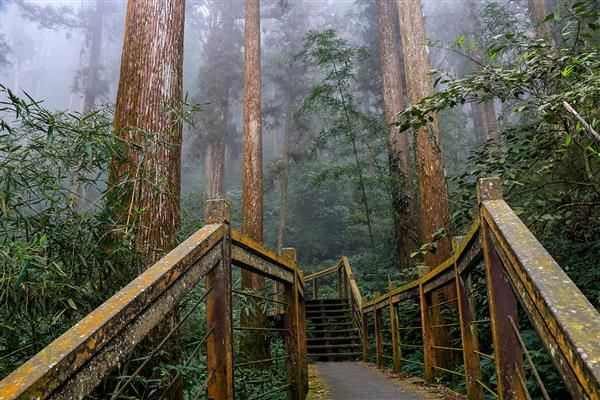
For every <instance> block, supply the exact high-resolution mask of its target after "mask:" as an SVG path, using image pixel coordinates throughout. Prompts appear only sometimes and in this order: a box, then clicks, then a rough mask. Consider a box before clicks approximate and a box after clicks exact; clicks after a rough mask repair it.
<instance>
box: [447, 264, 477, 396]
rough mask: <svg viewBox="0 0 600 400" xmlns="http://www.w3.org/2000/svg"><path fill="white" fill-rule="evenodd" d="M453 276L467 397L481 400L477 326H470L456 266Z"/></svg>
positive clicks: (464, 291) (469, 312) (464, 289)
mask: <svg viewBox="0 0 600 400" xmlns="http://www.w3.org/2000/svg"><path fill="white" fill-rule="evenodd" d="M454 274H455V280H456V294H457V304H458V316H459V318H460V334H461V340H462V347H463V362H464V366H465V375H466V376H467V377H466V381H467V397H468V399H469V400H481V399H483V391H482V389H481V386H479V384H478V383H477V379H481V370H480V366H479V356H478V355H477V354H476V353H474V351H476V350H479V349H478V348H477V340H476V337H475V336H476V335H475V333H474V330H476V329H477V326H476V325H473V324H471V322H472V321H473V320H474V319H475V318H474V314H473V310H472V309H471V303H470V302H469V297H468V294H467V293H468V291H467V284H466V282H465V279H464V278H463V277H462V276H461V274H460V272H459V271H458V266H457V265H456V264H455V265H454Z"/></svg>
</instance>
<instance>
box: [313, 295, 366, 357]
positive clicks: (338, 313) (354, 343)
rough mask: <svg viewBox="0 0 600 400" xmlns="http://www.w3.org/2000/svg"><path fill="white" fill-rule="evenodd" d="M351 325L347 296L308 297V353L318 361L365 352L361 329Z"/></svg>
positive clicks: (358, 355)
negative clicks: (334, 297) (338, 297)
mask: <svg viewBox="0 0 600 400" xmlns="http://www.w3.org/2000/svg"><path fill="white" fill-rule="evenodd" d="M352 325H353V324H352V314H351V311H350V304H349V303H348V300H347V299H315V300H307V301H306V331H307V334H308V337H307V344H308V357H311V358H315V359H316V360H317V361H341V360H355V359H357V358H358V357H360V356H362V345H361V341H360V336H359V332H358V329H356V328H355V327H353V326H352Z"/></svg>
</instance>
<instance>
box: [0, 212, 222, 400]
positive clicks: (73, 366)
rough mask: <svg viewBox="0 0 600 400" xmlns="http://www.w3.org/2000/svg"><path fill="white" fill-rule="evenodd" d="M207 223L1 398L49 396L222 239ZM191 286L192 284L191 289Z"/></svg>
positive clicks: (35, 362) (33, 364)
mask: <svg viewBox="0 0 600 400" xmlns="http://www.w3.org/2000/svg"><path fill="white" fill-rule="evenodd" d="M224 231H225V227H224V225H223V224H212V225H206V226H204V227H203V228H202V229H200V230H198V231H197V232H196V233H194V234H193V235H192V236H190V237H189V238H188V239H187V240H186V241H184V242H183V243H182V244H180V245H179V246H177V247H176V248H175V249H173V250H172V251H171V252H169V253H168V254H167V255H166V256H165V257H163V258H162V259H160V260H159V261H158V262H156V263H155V264H154V265H153V266H151V267H150V268H148V269H147V270H146V271H144V272H143V273H142V274H141V275H139V276H138V277H137V278H136V279H134V280H133V281H131V282H130V283H129V284H128V285H127V286H125V287H124V288H123V289H121V290H120V291H119V292H117V293H116V294H115V295H114V296H112V297H111V298H110V299H108V300H107V301H106V302H104V303H103V304H102V305H100V306H99V307H98V308H96V309H95V310H94V311H92V312H91V313H90V314H88V315H87V316H86V317H85V318H83V319H82V320H81V321H79V322H78V323H77V324H75V325H74V326H73V327H71V328H70V329H69V330H68V331H67V332H65V333H64V334H62V335H61V336H60V337H58V338H57V339H56V340H54V341H53V342H52V343H50V344H49V345H48V346H47V347H46V348H44V349H43V350H42V351H40V352H39V353H38V354H36V355H35V356H34V357H32V358H31V359H29V360H28V361H26V362H25V363H24V364H23V365H21V366H20V367H19V368H17V369H16V370H14V371H13V372H12V373H11V374H10V375H8V376H7V377H6V378H4V379H3V380H2V381H1V382H0V398H4V399H15V398H19V397H20V398H39V399H44V398H46V397H48V396H49V395H50V394H51V393H52V392H53V391H54V390H55V389H56V388H57V387H58V386H60V385H61V384H62V383H63V382H65V381H67V380H68V379H70V378H71V376H72V375H73V374H75V373H76V371H77V370H78V369H79V368H81V367H82V366H83V365H84V364H86V363H87V362H88V361H89V360H90V359H91V358H92V357H94V356H95V354H97V353H98V352H99V351H100V350H101V349H102V348H103V347H104V346H105V345H106V344H107V343H109V342H110V341H111V340H112V339H113V338H114V337H115V336H116V335H117V334H118V333H119V332H120V331H121V330H122V329H123V328H124V327H125V326H127V324H129V323H132V321H133V320H134V319H136V318H137V317H138V315H139V314H140V313H141V312H142V311H143V310H144V309H145V308H146V307H148V306H149V305H150V304H151V303H152V302H154V301H155V300H156V299H157V298H158V297H159V296H160V295H161V294H162V293H164V292H165V291H166V290H167V288H169V287H170V286H171V285H172V284H173V283H174V282H175V281H177V280H178V279H179V278H180V277H182V276H183V275H184V274H186V273H187V271H188V270H189V269H190V268H191V267H192V266H193V265H194V264H195V263H197V262H198V261H199V260H200V259H201V258H202V257H203V256H204V255H206V254H207V253H208V252H209V251H210V250H211V249H212V248H213V247H214V246H215V245H217V244H218V243H219V242H220V241H221V239H222V238H223V234H224ZM190 289H191V287H190Z"/></svg>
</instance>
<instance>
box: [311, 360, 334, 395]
mask: <svg viewBox="0 0 600 400" xmlns="http://www.w3.org/2000/svg"><path fill="white" fill-rule="evenodd" d="M308 387H309V388H310V389H309V391H308V395H307V396H306V400H328V399H329V389H328V388H327V385H326V384H325V381H324V380H323V378H322V377H321V375H320V374H319V371H318V370H317V367H316V366H315V365H314V364H309V365H308Z"/></svg>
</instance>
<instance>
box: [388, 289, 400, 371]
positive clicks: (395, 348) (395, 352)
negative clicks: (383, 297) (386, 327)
mask: <svg viewBox="0 0 600 400" xmlns="http://www.w3.org/2000/svg"><path fill="white" fill-rule="evenodd" d="M390 329H391V331H392V358H393V360H394V371H400V358H401V354H400V343H399V340H398V339H399V338H398V319H397V316H396V308H395V307H394V304H393V303H392V296H391V295H390Z"/></svg>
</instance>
